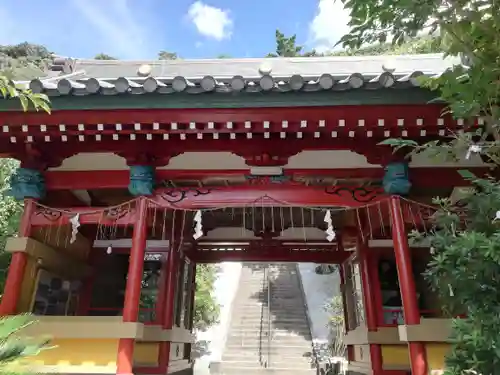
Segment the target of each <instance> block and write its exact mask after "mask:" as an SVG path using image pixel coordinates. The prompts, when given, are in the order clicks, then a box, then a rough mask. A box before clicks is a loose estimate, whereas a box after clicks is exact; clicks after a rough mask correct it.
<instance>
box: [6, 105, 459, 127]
mask: <svg viewBox="0 0 500 375" xmlns="http://www.w3.org/2000/svg"><path fill="white" fill-rule="evenodd" d="M443 107H444V106H443V105H441V104H418V105H346V106H323V107H320V106H318V107H274V108H229V109H221V108H217V109H206V108H189V109H115V110H59V111H53V112H52V114H51V115H48V114H46V113H42V112H28V113H24V112H14V111H12V112H2V113H1V114H0V122H1V123H2V124H9V127H10V128H11V131H15V130H18V131H19V132H21V125H23V124H24V125H40V124H44V125H46V126H47V130H46V132H45V133H50V132H51V131H52V130H55V129H58V126H59V124H65V125H66V126H67V127H68V128H69V127H71V126H72V125H78V124H95V125H97V124H105V125H106V124H113V125H114V124H116V123H119V124H122V126H123V128H125V126H126V125H128V124H130V125H132V128H133V124H134V123H141V124H153V123H159V124H170V123H172V122H175V123H178V124H181V125H182V124H189V123H191V122H195V123H198V124H207V123H208V122H214V123H215V131H217V132H236V131H243V132H247V131H248V130H249V129H247V128H245V127H244V126H239V125H244V123H245V121H251V122H252V129H251V130H252V131H255V130H258V131H269V132H271V131H276V130H277V128H278V129H279V130H278V131H283V130H285V131H288V132H294V133H295V132H297V131H303V132H305V131H307V130H308V128H302V127H301V124H300V122H301V121H303V120H305V121H308V122H311V126H310V127H311V128H313V126H312V125H313V124H314V125H315V126H314V128H315V129H316V128H317V127H318V122H319V121H320V120H325V121H326V124H325V125H326V126H325V127H326V128H328V126H329V124H328V123H329V122H331V125H334V126H335V128H340V127H339V126H338V121H339V120H345V128H347V129H352V128H358V127H367V128H377V127H379V124H378V120H379V119H384V126H383V128H385V129H390V128H397V127H398V126H399V125H398V122H397V120H398V119H405V124H404V125H405V126H404V127H405V128H417V127H418V128H422V125H417V123H416V120H417V119H422V121H423V124H424V125H426V126H437V121H436V119H438V118H444V119H445V123H444V126H442V127H443V128H444V127H450V126H453V125H454V124H456V121H453V120H452V118H451V117H450V116H442V109H443ZM359 119H364V120H365V122H364V126H359V124H358V120H359ZM283 120H285V121H288V127H287V128H286V129H283V128H282V127H281V122H282V121H283ZM411 120H414V121H411ZM264 121H268V122H269V123H270V127H269V128H264V125H263V124H262V123H263V122H264ZM227 122H232V123H233V127H232V128H228V127H227V126H226V123H227ZM331 125H330V126H331ZM178 128H179V129H178V130H172V132H173V133H174V132H183V133H187V132H193V133H195V132H197V131H199V129H190V128H189V127H188V128H187V129H185V126H184V127H183V126H179V127H178ZM240 128H241V129H240ZM37 130H38V131H40V130H39V129H37ZM68 130H70V129H68ZM74 130H76V128H75V129H74ZM89 130H90V129H89ZM89 130H87V133H89ZM96 130H97V128H96ZM141 130H142V131H144V132H150V131H149V130H150V129H147V128H145V127H143V129H141ZM151 130H152V127H151ZM160 131H161V129H160Z"/></svg>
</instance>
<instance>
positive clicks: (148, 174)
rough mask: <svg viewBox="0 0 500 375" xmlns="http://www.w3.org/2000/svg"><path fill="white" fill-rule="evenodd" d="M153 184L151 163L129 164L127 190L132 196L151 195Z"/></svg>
mask: <svg viewBox="0 0 500 375" xmlns="http://www.w3.org/2000/svg"><path fill="white" fill-rule="evenodd" d="M154 185H155V169H154V167H153V166H151V165H131V166H130V182H129V184H128V191H129V192H130V194H132V195H133V196H135V197H137V196H141V195H152V194H153V191H154Z"/></svg>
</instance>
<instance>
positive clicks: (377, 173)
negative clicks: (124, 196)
mask: <svg viewBox="0 0 500 375" xmlns="http://www.w3.org/2000/svg"><path fill="white" fill-rule="evenodd" d="M460 169H464V168H456V167H421V168H411V169H410V178H411V181H412V184H413V186H414V187H416V188H423V189H427V188H452V187H455V186H465V185H468V181H465V180H464V179H463V178H462V177H461V176H460V174H459V173H458V170H460ZM467 169H468V170H470V171H471V172H472V173H474V174H475V175H476V176H485V175H486V174H487V173H489V172H490V170H489V168H486V167H471V168H467ZM155 174H156V180H157V181H158V182H159V181H168V180H172V181H176V180H184V179H185V180H197V181H202V180H204V179H207V178H214V177H217V178H220V179H224V178H228V179H230V178H234V177H235V176H244V175H248V174H250V168H248V169H238V170H175V169H171V170H157V171H156V172H155ZM284 174H285V176H287V177H290V178H291V179H294V178H308V177H310V178H311V177H320V178H321V177H329V178H334V179H367V180H381V179H382V178H383V176H384V170H383V168H353V169H350V168H334V169H314V168H313V169H292V168H290V169H285V170H284ZM432 176H439V178H432ZM45 182H46V186H47V190H75V189H81V190H93V189H122V188H126V187H127V186H128V183H129V171H128V170H107V171H48V172H45Z"/></svg>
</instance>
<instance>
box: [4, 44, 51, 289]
mask: <svg viewBox="0 0 500 375" xmlns="http://www.w3.org/2000/svg"><path fill="white" fill-rule="evenodd" d="M23 46H24V47H25V48H14V47H12V48H13V50H12V51H11V52H10V53H12V54H13V55H14V56H18V55H19V54H22V53H25V54H26V53H28V52H26V50H28V51H32V50H31V49H30V48H32V49H33V50H34V51H38V53H42V52H44V50H43V49H40V48H35V47H32V46H33V45H30V44H26V45H24V44H23ZM9 51H10V50H9ZM23 51H24V52H23ZM40 51H41V52H40ZM31 53H33V52H31ZM0 94H1V95H2V96H3V97H4V98H16V99H18V100H19V101H20V102H21V105H22V108H23V110H24V111H27V110H28V109H29V106H30V104H31V105H32V106H33V107H34V108H35V109H36V110H40V109H41V110H44V111H46V112H48V113H50V103H49V99H48V97H47V96H46V95H43V94H33V93H32V92H30V91H29V90H23V89H22V88H17V87H15V86H14V84H13V82H12V81H10V80H9V79H7V78H6V77H5V76H1V75H0ZM18 166H19V163H18V162H17V161H16V160H12V159H4V158H0V291H3V287H4V284H5V277H6V274H7V268H8V265H9V262H10V255H9V254H8V253H6V252H4V251H3V250H4V248H5V242H6V240H7V238H8V237H10V236H13V235H14V234H15V233H16V232H17V228H18V225H19V218H20V214H21V211H22V206H21V204H20V203H19V202H16V201H15V200H14V199H13V198H12V197H10V196H9V195H8V191H9V189H10V185H9V181H10V178H11V176H12V174H13V173H14V171H15V170H16V168H17V167H18Z"/></svg>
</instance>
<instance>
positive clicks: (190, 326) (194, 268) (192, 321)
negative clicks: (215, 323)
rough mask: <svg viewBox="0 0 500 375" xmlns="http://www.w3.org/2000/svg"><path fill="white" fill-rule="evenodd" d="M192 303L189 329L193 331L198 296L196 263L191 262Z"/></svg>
mask: <svg viewBox="0 0 500 375" xmlns="http://www.w3.org/2000/svg"><path fill="white" fill-rule="evenodd" d="M191 267H193V268H192V270H191V296H190V298H191V303H190V305H189V308H190V311H189V319H190V320H189V329H190V330H191V331H192V330H193V327H194V309H195V298H196V263H195V262H192V263H191Z"/></svg>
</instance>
